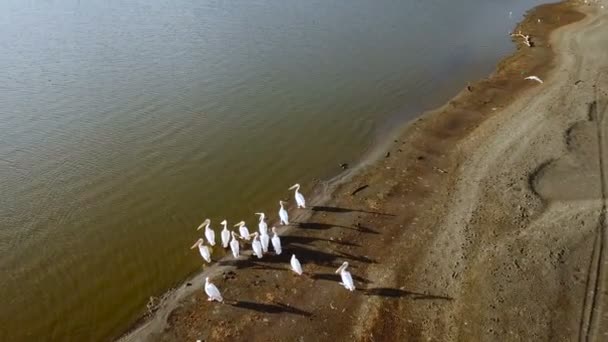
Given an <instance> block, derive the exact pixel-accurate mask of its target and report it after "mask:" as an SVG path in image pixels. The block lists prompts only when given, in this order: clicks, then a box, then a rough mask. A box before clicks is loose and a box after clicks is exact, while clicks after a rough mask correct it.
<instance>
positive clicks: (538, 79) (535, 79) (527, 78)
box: [524, 76, 543, 84]
mask: <svg viewBox="0 0 608 342" xmlns="http://www.w3.org/2000/svg"><path fill="white" fill-rule="evenodd" d="M524 80H531V81H536V82H538V83H541V84H542V83H543V80H541V79H540V78H539V77H538V76H528V77H526V78H524Z"/></svg>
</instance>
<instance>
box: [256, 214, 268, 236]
mask: <svg viewBox="0 0 608 342" xmlns="http://www.w3.org/2000/svg"><path fill="white" fill-rule="evenodd" d="M255 214H256V215H260V223H258V229H259V231H260V235H264V234H268V225H267V224H266V220H265V219H266V215H265V214H264V213H255Z"/></svg>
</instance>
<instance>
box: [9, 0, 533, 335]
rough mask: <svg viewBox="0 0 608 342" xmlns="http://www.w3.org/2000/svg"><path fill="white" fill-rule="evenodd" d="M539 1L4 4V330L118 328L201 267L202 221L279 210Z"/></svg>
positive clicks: (440, 92) (417, 107) (458, 72)
mask: <svg viewBox="0 0 608 342" xmlns="http://www.w3.org/2000/svg"><path fill="white" fill-rule="evenodd" d="M539 3H541V1H499V0H493V1H481V0H477V1H473V0H469V1H464V2H459V3H458V4H456V3H454V2H452V1H447V0H441V1H439V0H436V1H425V2H418V1H408V2H401V1H386V2H382V4H379V3H377V2H371V1H355V2H351V1H349V2H332V3H328V2H326V1H311V2H310V1H309V2H305V3H304V2H299V1H295V0H294V1H287V2H285V1H268V0H259V1H239V2H233V3H218V2H214V1H202V2H200V1H198V2H197V1H185V0H184V1H178V2H164V1H150V2H147V3H140V4H137V3H132V2H126V1H93V2H88V3H86V4H84V3H81V2H76V1H63V2H28V3H22V2H17V1H14V2H7V3H3V4H1V5H0V13H1V14H0V27H1V28H2V29H1V30H0V46H2V48H3V51H5V53H3V54H2V55H0V67H1V68H2V70H4V72H3V73H2V74H0V79H1V80H2V82H1V83H0V84H1V85H0V108H2V110H0V128H1V129H2V135H1V136H0V142H1V143H0V179H1V180H2V182H1V183H0V190H1V191H2V194H3V196H2V197H1V198H0V256H1V257H0V268H1V269H2V270H3V274H5V275H6V276H4V277H2V278H0V294H1V295H2V298H4V299H5V301H4V303H3V305H2V306H1V307H0V319H1V321H2V322H3V324H2V326H1V327H0V338H1V339H2V340H4V341H14V340H25V339H35V338H38V339H44V340H71V339H73V340H99V339H108V338H111V337H114V336H116V335H117V334H119V333H121V332H122V331H124V329H126V328H127V327H128V326H129V325H130V324H131V323H132V322H133V321H134V320H135V319H136V318H137V316H138V315H140V314H141V313H142V312H144V310H145V304H146V302H147V300H148V297H149V296H152V295H159V294H161V293H162V292H163V291H164V290H165V289H167V288H169V287H171V286H175V285H177V284H179V283H180V282H181V281H182V280H183V279H185V278H186V277H187V276H188V275H190V274H192V273H193V272H196V271H197V270H200V267H201V260H200V256H199V255H198V252H197V251H193V250H190V249H189V247H190V245H191V244H192V243H193V242H194V241H195V240H196V239H197V238H198V236H199V235H200V234H199V233H200V232H199V233H197V232H196V231H195V228H196V227H197V226H198V224H200V222H202V220H203V219H204V218H206V217H209V218H211V219H212V223H213V227H214V228H216V229H217V228H218V226H219V221H221V220H222V219H224V218H226V219H228V221H229V223H230V224H231V225H232V224H234V223H236V222H238V221H239V220H241V219H244V220H246V221H247V222H248V225H249V227H250V229H251V230H253V229H255V228H257V224H256V223H255V221H254V216H253V212H255V211H259V210H264V211H267V212H268V214H269V215H270V216H271V218H272V219H274V217H275V216H276V210H277V208H276V207H277V204H278V203H276V201H277V200H278V199H279V198H289V199H291V192H288V191H287V187H288V186H290V185H291V184H293V183H295V182H296V181H297V182H300V183H302V184H304V185H305V188H306V187H308V188H310V184H311V182H312V180H313V179H314V178H321V179H325V178H328V177H331V176H333V175H335V174H337V173H338V172H340V168H339V167H338V164H340V163H342V162H348V163H351V164H352V163H354V162H356V160H357V159H358V158H359V157H360V156H361V155H362V154H363V153H364V152H365V151H367V150H369V149H370V148H371V146H372V145H373V143H374V142H376V141H378V140H381V139H382V137H383V135H384V133H385V132H387V131H388V130H389V129H390V128H391V127H393V126H394V125H396V124H398V123H402V122H403V121H405V120H407V119H410V118H413V117H415V116H416V115H418V114H419V113H420V112H421V111H422V110H424V109H429V108H431V107H433V106H436V105H439V104H440V103H441V102H442V101H445V100H446V99H447V98H449V97H450V96H451V95H453V94H454V93H456V91H457V90H458V89H460V88H461V87H462V86H463V85H464V84H465V83H466V81H467V80H471V79H475V78H479V77H483V76H484V75H486V74H488V73H489V72H491V70H492V68H493V67H494V65H495V64H496V62H497V61H498V60H499V59H500V58H501V57H502V56H504V55H505V54H506V53H508V52H509V51H510V50H511V49H513V45H512V43H511V42H510V39H509V37H508V35H507V33H508V31H509V30H511V29H512V28H513V27H514V25H515V23H516V22H517V21H518V20H519V19H520V18H521V14H522V13H523V11H525V10H527V9H529V8H531V7H532V6H534V5H536V4H539ZM509 12H512V15H509ZM305 190H306V189H304V191H305ZM219 249H220V248H217V247H216V248H215V251H214V252H215V256H216V258H217V257H221V256H222V255H223V252H222V251H220V250H219Z"/></svg>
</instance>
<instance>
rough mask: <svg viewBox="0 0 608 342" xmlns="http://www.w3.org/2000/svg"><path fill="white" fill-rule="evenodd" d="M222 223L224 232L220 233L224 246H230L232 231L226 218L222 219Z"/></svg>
mask: <svg viewBox="0 0 608 342" xmlns="http://www.w3.org/2000/svg"><path fill="white" fill-rule="evenodd" d="M221 224H222V225H223V226H224V229H222V233H221V234H220V235H221V237H222V246H223V247H224V248H228V244H229V243H230V232H229V231H228V228H227V226H228V222H226V220H224V221H222V222H221Z"/></svg>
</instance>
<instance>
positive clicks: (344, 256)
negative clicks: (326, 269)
mask: <svg viewBox="0 0 608 342" xmlns="http://www.w3.org/2000/svg"><path fill="white" fill-rule="evenodd" d="M285 252H286V253H287V254H288V255H289V257H291V255H292V254H295V255H296V256H297V258H298V259H300V262H302V263H305V264H306V263H315V264H317V265H323V266H331V267H334V266H335V264H336V262H337V261H340V262H342V261H345V260H349V261H359V262H364V263H376V262H375V261H374V260H371V259H369V258H366V257H358V256H355V255H351V254H348V253H344V252H338V253H328V252H324V251H321V250H317V249H310V248H306V247H304V246H300V245H294V244H291V245H289V246H288V247H286V248H285Z"/></svg>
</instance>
